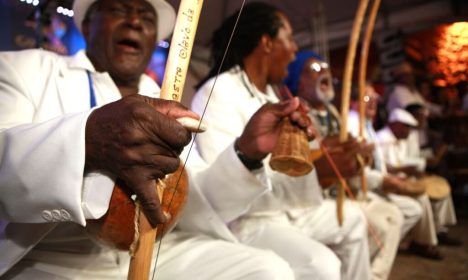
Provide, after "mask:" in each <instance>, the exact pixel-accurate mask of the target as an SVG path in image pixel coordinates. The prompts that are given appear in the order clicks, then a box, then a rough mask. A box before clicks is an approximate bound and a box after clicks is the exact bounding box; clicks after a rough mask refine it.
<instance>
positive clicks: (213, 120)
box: [192, 3, 371, 279]
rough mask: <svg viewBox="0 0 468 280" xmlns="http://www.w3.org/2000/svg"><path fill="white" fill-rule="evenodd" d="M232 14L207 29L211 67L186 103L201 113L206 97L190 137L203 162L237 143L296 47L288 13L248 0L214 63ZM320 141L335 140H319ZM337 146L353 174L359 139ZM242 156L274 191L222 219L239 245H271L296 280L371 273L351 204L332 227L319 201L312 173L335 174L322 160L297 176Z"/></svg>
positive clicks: (332, 215)
mask: <svg viewBox="0 0 468 280" xmlns="http://www.w3.org/2000/svg"><path fill="white" fill-rule="evenodd" d="M237 15H238V13H236V14H234V15H232V16H231V17H229V18H228V19H226V20H225V21H224V22H223V24H222V25H221V27H219V28H218V29H217V31H216V32H215V33H214V36H213V38H212V54H213V58H214V59H213V61H214V66H213V68H212V70H211V72H210V74H209V75H208V77H207V78H206V79H205V80H203V82H202V83H201V87H199V90H198V92H197V93H196V95H195V97H194V99H193V102H192V109H193V110H194V111H195V112H197V113H201V112H202V111H203V110H204V105H205V103H206V102H207V100H208V99H209V98H210V103H209V106H208V108H207V110H206V112H205V116H204V120H203V123H204V124H206V125H207V126H208V127H209V129H208V130H207V131H206V132H205V133H203V134H200V135H198V136H197V139H196V141H197V144H198V147H199V149H200V154H201V156H202V157H203V159H204V160H206V161H207V162H209V163H212V162H214V160H215V159H216V158H217V157H218V156H219V155H220V154H221V153H222V151H223V150H224V149H225V148H226V147H227V146H228V145H229V143H232V142H233V141H236V143H237V144H238V145H243V144H244V139H242V138H238V137H239V136H240V135H241V133H242V131H244V129H245V127H246V124H247V121H248V120H249V119H250V118H251V116H252V114H253V113H254V112H255V111H257V110H258V109H259V108H260V107H261V106H262V104H268V103H277V102H279V99H278V97H277V95H276V94H275V92H274V90H273V87H274V86H275V85H276V84H281V83H282V81H283V79H284V78H285V77H286V76H287V66H288V64H289V63H290V62H291V61H293V60H294V57H295V52H296V51H297V46H296V43H295V42H294V39H293V33H292V29H291V25H290V23H289V20H288V18H287V16H286V15H285V14H284V13H283V12H281V11H279V10H278V9H276V8H275V7H272V6H270V5H268V4H264V3H249V4H247V5H246V6H245V7H244V9H243V11H242V16H241V17H240V18H239V22H238V24H237V28H236V33H235V35H234V37H233V39H232V42H231V45H230V48H229V51H228V52H227V56H226V57H225V59H224V61H225V62H224V63H223V64H222V67H221V68H220V69H219V67H220V65H221V61H223V53H224V52H223V50H224V49H225V47H226V45H227V42H228V41H229V35H230V32H229V31H230V30H232V28H233V26H234V24H235V22H236V19H237ZM219 70H220V71H221V74H220V75H219V76H217V75H216V73H217V72H218V71H219ZM213 87H214V88H213ZM211 92H212V93H211ZM257 133H259V134H262V133H263V132H262V130H259V131H258V132H257ZM236 139H238V140H236ZM306 145H307V141H306ZM326 145H331V146H334V145H340V144H338V141H326ZM341 145H342V146H341V147H340V148H343V147H345V148H344V149H340V150H341V152H336V153H332V157H333V158H334V159H335V162H337V163H338V164H339V167H340V168H341V170H342V171H343V173H344V174H345V176H350V174H351V175H355V174H356V172H357V165H356V164H355V156H356V153H357V151H358V150H359V145H358V143H357V142H356V141H349V142H346V143H345V144H341ZM335 150H336V149H335ZM242 152H243V151H242V150H241V153H242ZM244 161H245V162H247V165H248V166H249V167H250V168H251V169H252V170H254V171H255V170H261V169H262V167H263V168H266V169H267V172H268V173H267V174H268V176H269V178H270V179H271V180H272V187H273V189H272V191H271V192H268V193H266V194H264V195H263V196H261V197H259V198H258V199H257V200H256V201H255V202H254V203H253V204H252V206H251V207H250V208H249V209H248V211H246V212H245V214H244V215H242V216H241V217H239V218H236V219H232V217H227V218H228V219H226V223H229V226H230V229H231V230H232V232H233V233H234V235H235V236H236V237H237V238H239V240H240V241H241V242H242V243H244V244H247V245H249V246H253V247H256V248H260V249H269V250H272V251H273V252H275V253H276V254H278V255H279V256H281V257H282V258H284V259H285V260H286V261H287V262H288V263H289V265H290V266H291V268H292V269H293V271H294V274H295V276H296V279H370V277H371V274H370V265H369V250H368V241H367V234H366V226H365V222H364V217H363V215H362V213H361V212H360V210H359V209H358V208H357V207H352V206H351V205H350V204H349V203H345V211H344V212H345V219H344V224H343V226H342V227H339V226H338V222H337V219H336V210H335V209H336V204H335V203H334V202H333V201H332V200H324V199H323V197H322V194H321V187H320V185H319V182H318V178H317V173H318V174H319V177H320V176H321V177H333V176H334V174H333V172H332V171H331V169H330V167H329V165H328V163H327V162H326V160H325V159H323V158H322V159H320V160H318V161H317V162H316V170H313V171H312V172H311V173H309V174H308V175H305V176H301V177H296V178H292V177H289V176H286V175H283V174H280V173H278V172H276V171H273V170H271V169H270V168H269V165H268V161H267V160H262V158H261V157H258V156H254V157H244ZM226 168H229V166H226ZM239 188H250V186H248V185H245V186H239ZM322 243H324V244H326V245H329V246H330V248H333V251H332V250H330V248H329V247H326V246H324V245H323V244H322ZM335 253H336V255H338V258H337V257H336V256H335Z"/></svg>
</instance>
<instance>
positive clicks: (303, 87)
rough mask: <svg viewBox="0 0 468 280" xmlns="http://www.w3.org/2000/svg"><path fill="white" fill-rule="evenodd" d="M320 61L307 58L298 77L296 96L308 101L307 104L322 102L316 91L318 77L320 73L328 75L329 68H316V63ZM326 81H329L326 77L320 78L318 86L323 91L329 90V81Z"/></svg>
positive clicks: (318, 104) (319, 104) (319, 103)
mask: <svg viewBox="0 0 468 280" xmlns="http://www.w3.org/2000/svg"><path fill="white" fill-rule="evenodd" d="M321 63H322V61H320V60H318V59H316V58H309V59H308V60H306V62H305V63H304V66H303V68H302V72H301V76H300V78H299V86H298V96H299V97H301V98H303V99H304V100H306V101H307V102H309V104H310V105H312V106H314V107H315V106H321V105H322V104H323V102H322V101H321V100H320V98H319V96H318V93H317V82H318V78H319V76H320V75H322V74H327V75H330V70H329V69H328V68H323V67H320V69H319V68H317V66H316V65H319V64H321ZM314 66H315V67H314ZM317 70H318V71H317ZM330 76H331V75H330ZM328 82H329V81H328V80H326V79H323V80H321V84H320V88H321V90H322V91H323V92H327V91H328V90H329V88H328V87H329V84H330V83H328Z"/></svg>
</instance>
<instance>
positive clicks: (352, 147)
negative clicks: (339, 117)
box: [314, 135, 362, 181]
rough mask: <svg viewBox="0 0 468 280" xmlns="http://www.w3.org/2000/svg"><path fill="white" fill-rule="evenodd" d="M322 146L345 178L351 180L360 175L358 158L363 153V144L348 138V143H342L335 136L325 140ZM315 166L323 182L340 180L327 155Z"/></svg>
mask: <svg viewBox="0 0 468 280" xmlns="http://www.w3.org/2000/svg"><path fill="white" fill-rule="evenodd" d="M322 144H323V146H324V147H325V148H326V149H327V151H328V153H329V154H330V156H331V158H332V160H333V162H334V163H335V165H336V167H337V168H338V170H339V171H340V173H341V175H342V176H343V177H344V178H351V177H353V176H356V175H357V174H358V172H359V170H360V166H359V163H358V161H357V158H356V157H357V155H358V154H359V153H360V152H362V144H361V143H359V142H358V141H357V140H356V139H355V138H353V137H348V140H347V141H345V142H343V143H341V142H340V140H339V136H338V135H335V136H328V137H326V138H324V139H323V141H322ZM314 165H315V167H316V168H317V174H318V176H319V178H320V179H321V180H323V179H324V180H325V181H327V180H329V179H330V178H336V180H338V177H337V176H336V174H335V172H334V171H333V169H332V167H331V165H330V163H329V162H328V160H327V158H326V157H325V155H322V156H321V157H320V158H319V159H318V160H316V161H315V162H314Z"/></svg>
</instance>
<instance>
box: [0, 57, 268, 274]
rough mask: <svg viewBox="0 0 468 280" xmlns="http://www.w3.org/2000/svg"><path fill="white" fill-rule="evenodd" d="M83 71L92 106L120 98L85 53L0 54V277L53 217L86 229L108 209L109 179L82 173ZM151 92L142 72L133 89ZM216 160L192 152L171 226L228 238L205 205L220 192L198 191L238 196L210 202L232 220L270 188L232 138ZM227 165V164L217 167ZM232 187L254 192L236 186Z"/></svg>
mask: <svg viewBox="0 0 468 280" xmlns="http://www.w3.org/2000/svg"><path fill="white" fill-rule="evenodd" d="M85 70H88V71H90V72H91V75H92V81H93V87H94V89H95V95H96V101H97V104H98V106H99V105H104V104H107V103H109V102H113V101H116V100H118V99H120V97H121V96H120V93H119V91H118V89H117V87H116V85H115V84H114V82H113V81H112V79H111V78H110V76H109V74H108V73H98V72H96V71H95V70H94V67H93V65H92V64H91V62H90V61H89V60H88V58H87V57H86V55H85V53H84V52H79V53H78V54H77V55H75V56H73V57H63V56H58V55H55V54H52V53H49V52H45V51H40V50H28V51H22V52H7V53H1V54H0V160H1V162H0V252H1V254H0V275H2V274H3V273H5V271H7V270H8V269H9V268H10V267H11V266H13V265H14V264H15V263H16V262H17V261H18V260H19V259H21V258H22V257H23V256H24V255H25V254H26V253H27V252H28V251H29V250H31V248H33V247H34V245H35V244H37V243H38V242H39V241H40V240H41V239H42V238H44V237H45V236H46V235H47V233H49V232H50V231H51V230H52V229H53V228H54V227H55V226H56V225H57V224H58V223H60V222H66V221H69V222H70V221H71V222H73V223H76V224H79V225H82V226H85V225H86V220H87V219H96V218H99V217H101V216H102V215H103V214H104V213H105V212H106V211H107V205H108V202H109V200H110V195H111V193H112V189H113V186H114V181H113V178H110V177H108V176H106V175H104V174H99V173H94V174H89V175H88V176H86V177H83V173H84V163H85V141H84V139H85V125H86V121H87V118H88V116H89V114H90V112H91V111H92V110H91V109H90V92H89V84H88V78H87V74H86V71H85ZM158 91H159V88H158V87H157V85H156V83H154V82H153V81H152V80H151V79H150V78H148V77H147V76H142V78H141V80H140V94H144V95H148V96H152V97H156V96H157V93H158ZM183 158H184V157H183ZM216 161H218V162H219V164H215V165H211V166H208V165H206V163H204V162H203V161H202V160H201V159H200V158H199V157H198V156H197V152H196V150H195V151H192V155H191V156H190V158H189V163H188V165H189V175H190V187H191V188H190V194H189V200H188V203H187V207H186V211H184V213H183V214H182V217H181V220H180V223H179V226H180V228H182V229H184V230H187V231H196V232H203V233H205V234H207V235H211V236H213V237H216V238H224V239H227V240H231V241H236V240H235V238H234V237H233V236H232V234H231V233H230V232H229V230H228V229H227V227H226V226H225V224H224V222H223V219H221V218H220V217H219V216H218V213H216V211H215V210H214V209H213V208H212V207H211V206H210V205H209V203H210V200H213V199H214V200H217V201H218V200H219V197H216V196H215V195H211V196H207V195H206V193H208V194H209V193H211V192H213V190H214V191H216V193H219V190H220V189H222V196H221V199H222V198H229V200H228V202H230V201H231V199H237V201H238V204H236V207H233V206H232V203H226V204H223V203H218V204H217V205H216V206H217V207H216V208H215V209H216V210H219V211H221V212H222V213H227V214H228V215H229V216H236V215H240V214H241V213H242V212H243V211H245V209H246V208H248V205H249V203H250V202H251V201H252V200H253V199H255V198H256V197H257V196H258V195H261V194H262V193H264V192H265V191H267V190H268V185H267V184H266V183H265V182H266V181H259V180H257V177H258V176H255V175H253V174H251V173H250V172H249V171H248V170H247V169H245V168H244V167H243V165H242V163H241V162H240V161H239V160H238V158H237V156H236V155H235V153H234V151H233V148H232V144H231V145H227V147H226V149H225V151H224V152H223V153H222V155H220V157H219V158H218V159H216ZM228 162H229V163H230V165H231V168H230V169H226V168H224V166H225V165H226V164H227V163H228ZM220 165H221V166H222V167H219V166H220ZM239 174H242V176H238V175H239ZM263 177H264V176H263ZM259 178H262V176H260V177H259ZM226 180H229V182H231V183H232V184H226V183H225V182H226ZM237 184H249V185H251V186H252V188H251V189H250V191H242V192H241V191H239V190H238V188H237V187H236V186H237ZM200 186H203V187H200ZM231 186H233V187H232V188H230V187H231ZM96 189H99V192H95V191H94V190H96Z"/></svg>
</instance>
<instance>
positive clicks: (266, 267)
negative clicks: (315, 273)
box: [249, 251, 295, 280]
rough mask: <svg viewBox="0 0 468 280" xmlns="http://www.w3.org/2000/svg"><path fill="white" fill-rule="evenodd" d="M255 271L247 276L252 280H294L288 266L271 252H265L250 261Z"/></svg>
mask: <svg viewBox="0 0 468 280" xmlns="http://www.w3.org/2000/svg"><path fill="white" fill-rule="evenodd" d="M251 261H252V264H254V266H255V269H254V270H252V272H251V273H249V275H250V276H251V277H249V279H252V280H254V279H255V280H294V279H295V278H294V272H293V271H292V269H291V267H290V266H289V264H288V263H287V262H286V261H285V260H283V259H282V258H281V257H279V256H278V255H276V254H275V253H273V252H269V251H265V252H264V253H263V254H260V255H256V256H255V257H252V259H251Z"/></svg>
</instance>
